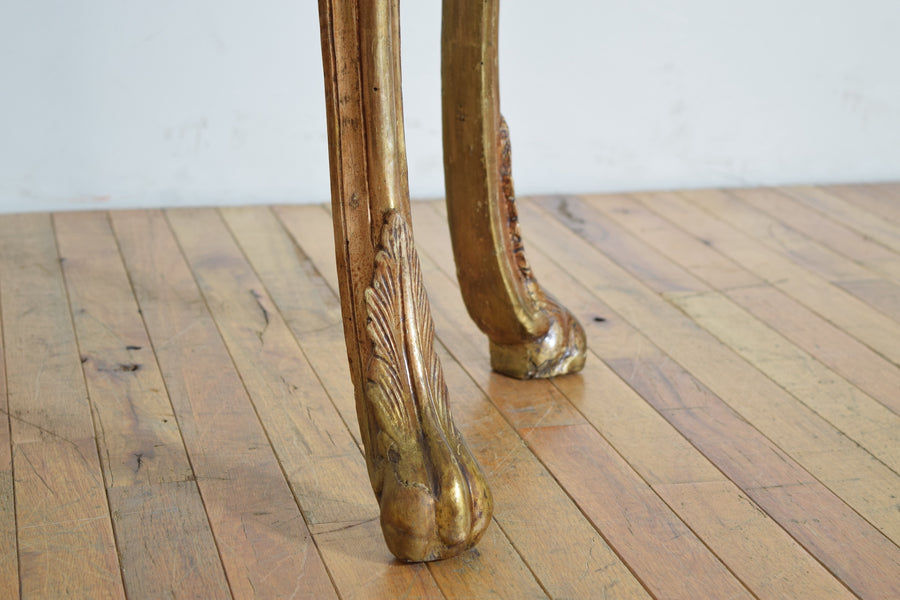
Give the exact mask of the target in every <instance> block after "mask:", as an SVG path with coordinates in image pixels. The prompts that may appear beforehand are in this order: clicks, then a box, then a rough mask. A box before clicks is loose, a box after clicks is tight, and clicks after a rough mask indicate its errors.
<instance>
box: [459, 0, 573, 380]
mask: <svg viewBox="0 0 900 600" xmlns="http://www.w3.org/2000/svg"><path fill="white" fill-rule="evenodd" d="M498 19H499V0H444V3H443V29H442V34H441V81H442V88H443V127H444V176H445V177H444V179H445V182H446V188H447V210H448V216H449V221H450V233H451V237H452V239H453V254H454V258H455V259H456V272H457V277H458V279H459V284H460V288H461V289H462V293H463V298H464V300H465V303H466V308H467V309H468V311H469V314H470V315H471V317H472V319H473V320H474V321H475V322H476V323H477V324H478V326H479V327H480V328H481V330H482V331H483V332H484V333H486V334H487V336H488V338H489V339H490V350H491V366H492V367H493V368H494V370H496V371H499V372H500V373H504V374H506V375H511V376H513V377H518V378H520V379H530V378H534V377H553V376H555V375H560V374H563V373H573V372H576V371H579V370H581V368H582V367H583V366H584V360H585V352H586V349H587V347H586V346H587V345H586V342H585V335H584V330H583V329H582V327H581V325H580V324H579V323H578V321H577V320H576V319H575V317H573V316H572V314H571V313H570V312H569V311H568V310H567V309H566V308H565V307H563V306H562V305H560V304H559V303H558V302H556V300H554V299H553V298H552V297H551V296H550V295H548V294H547V293H545V292H544V291H543V290H542V289H541V286H540V285H538V283H537V281H536V280H535V278H534V275H533V274H532V272H531V269H530V268H529V266H528V261H527V260H526V259H525V253H524V249H523V246H522V238H521V236H520V235H519V229H518V216H517V214H516V207H515V194H514V192H513V184H512V168H511V161H510V145H509V131H508V129H507V127H506V123H505V122H504V120H503V117H502V116H501V115H500V93H499V85H498V82H499V76H498V60H497V25H498Z"/></svg>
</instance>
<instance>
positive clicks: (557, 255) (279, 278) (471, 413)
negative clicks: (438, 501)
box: [0, 184, 900, 600]
mask: <svg viewBox="0 0 900 600" xmlns="http://www.w3.org/2000/svg"><path fill="white" fill-rule="evenodd" d="M791 193H793V194H795V195H796V194H800V195H805V197H806V199H805V200H804V199H800V198H796V197H793V196H791V195H790V194H791ZM898 193H900V187H898V186H896V185H893V186H892V185H888V184H879V185H864V186H838V187H827V188H789V189H786V188H772V189H758V190H731V191H728V192H727V193H726V194H723V193H722V192H690V193H687V194H680V193H677V192H666V193H659V192H657V193H652V194H628V195H625V194H610V195H593V196H569V197H564V198H543V199H540V200H539V201H537V202H531V201H529V200H527V199H525V200H523V199H521V198H520V199H519V202H518V205H519V209H520V215H521V218H522V221H521V224H520V225H521V231H522V234H523V236H524V240H525V244H526V247H527V248H528V254H529V262H530V263H531V266H532V268H533V270H534V272H535V274H536V276H537V277H538V278H539V279H540V281H541V282H542V283H543V284H545V285H547V286H548V288H549V289H552V290H553V291H554V292H555V293H556V294H557V295H558V296H559V298H560V300H561V301H562V302H563V303H564V304H565V305H566V306H568V307H569V308H570V309H572V311H573V313H574V314H575V315H576V316H577V318H578V319H579V320H580V321H581V322H582V323H583V324H584V325H585V330H586V332H587V335H588V340H589V346H590V349H591V356H590V357H589V359H588V361H587V364H586V366H585V369H584V371H583V372H581V373H580V374H579V375H576V376H571V377H565V378H560V379H557V380H555V381H553V382H546V381H544V382H520V381H514V380H510V379H508V378H505V377H502V376H499V375H496V374H493V373H491V372H490V370H489V366H488V359H489V353H488V347H487V343H486V339H485V338H484V337H483V336H482V335H481V334H479V333H478V332H477V329H476V327H475V325H474V324H473V323H472V322H471V321H469V320H468V317H467V315H466V310H465V307H464V305H463V302H462V299H461V298H460V296H459V291H458V290H459V288H458V286H457V284H456V282H455V269H456V266H455V265H454V264H453V261H452V257H451V253H450V244H449V234H448V231H447V229H446V210H445V208H444V207H443V206H442V205H441V204H440V203H416V205H415V206H414V207H413V215H414V220H415V227H416V233H417V239H418V240H419V251H420V255H421V262H422V269H423V273H424V276H425V278H426V281H427V284H428V291H429V295H430V297H431V302H432V307H433V309H434V316H435V321H436V326H437V334H438V337H439V341H438V342H437V345H436V346H437V347H436V350H437V352H438V354H439V357H440V359H441V362H442V364H443V365H444V373H445V378H446V380H447V383H448V385H449V388H450V396H451V403H452V411H453V414H454V418H455V420H456V421H457V423H458V424H459V427H460V429H461V431H462V432H463V434H464V435H465V436H466V439H467V440H468V442H469V444H470V446H471V447H472V450H473V453H474V454H475V455H476V456H477V458H478V460H479V462H480V463H481V465H482V466H483V467H484V469H485V471H486V473H487V475H488V477H489V479H490V482H491V485H492V488H493V490H494V494H495V501H496V512H495V519H494V521H493V523H492V524H491V526H490V527H489V529H488V531H487V534H486V537H485V538H484V539H483V540H482V541H481V543H480V544H479V545H478V546H477V547H476V548H475V550H473V551H470V552H467V553H465V554H463V555H461V556H459V557H457V558H454V559H450V560H447V561H443V562H440V563H436V564H431V565H414V564H403V563H400V562H397V561H395V560H394V559H393V558H392V557H391V555H390V553H389V552H388V550H387V548H386V546H385V544H384V540H383V538H382V536H381V532H380V526H379V522H378V519H377V514H378V512H377V506H376V505H375V502H374V496H373V494H372V491H371V487H370V484H369V481H368V473H367V472H366V467H365V463H364V459H363V454H362V449H361V444H360V437H359V431H358V428H357V424H356V406H355V399H354V391H353V386H352V384H351V379H350V371H349V368H348V364H347V362H346V360H345V356H346V350H345V346H344V332H343V322H342V318H341V316H340V303H339V301H338V299H337V296H336V293H335V290H337V285H338V284H337V277H336V275H337V271H336V264H335V256H334V253H333V240H332V228H331V225H332V219H331V215H330V214H329V213H328V211H327V210H325V209H323V207H320V206H306V207H293V206H282V207H271V208H270V207H234V208H222V209H202V210H201V209H191V210H171V211H168V212H161V211H132V212H124V213H103V212H98V213H78V214H75V213H61V214H56V215H46V214H35V215H8V216H0V356H2V360H0V410H4V413H5V414H6V415H7V420H6V421H5V422H4V423H0V511H2V512H0V596H2V597H3V598H6V597H10V598H17V597H19V595H20V594H21V596H22V597H30V596H38V597H70V596H76V597H91V598H93V597H101V598H102V597H114V598H115V597H119V598H121V597H124V596H125V595H126V594H127V596H128V597H163V596H172V597H204V598H206V597H211V598H216V597H226V598H227V597H251V596H253V597H291V596H292V595H294V597H308V598H319V597H341V598H379V599H380V598H385V597H390V598H394V597H398V598H402V597H410V598H411V597H418V598H435V599H439V598H471V597H491V598H542V597H551V598H595V597H597V598H602V597H609V598H648V597H659V598H664V597H665V598H668V597H677V598H696V597H715V598H720V597H729V596H736V597H756V598H815V599H817V600H818V599H820V598H841V599H844V598H852V597H859V598H874V599H879V600H880V599H881V598H892V597H898V596H900V555H898V553H900V550H898V541H900V512H898V510H897V509H898V500H897V499H898V498H900V475H898V472H897V471H898V455H897V448H898V447H900V444H898V440H897V435H898V431H900V425H898V421H897V419H898V416H900V396H898V395H897V393H896V390H897V389H900V367H898V365H896V364H895V363H894V362H892V361H891V360H890V359H889V357H890V356H891V349H890V348H886V340H888V339H889V338H890V334H891V333H892V332H893V329H891V328H890V326H888V327H887V328H886V329H885V332H882V333H878V332H877V331H876V326H877V325H879V324H886V323H893V324H895V325H896V324H898V323H900V322H898V315H897V312H896V305H897V299H896V294H895V287H896V285H897V283H898V281H900V252H897V251H896V250H895V249H893V248H892V246H891V245H890V243H889V242H888V241H887V238H885V236H886V235H887V236H889V235H890V232H891V227H892V226H893V225H892V224H895V223H896V222H897V221H896V219H895V218H894V213H893V212H892V210H893V209H892V205H893V203H895V202H896V200H897V198H898V197H900V196H898V195H897V194H898ZM876 223H877V224H879V227H880V230H879V231H877V232H875V234H874V235H871V234H870V231H869V230H868V227H869V226H870V225H874V224H876ZM817 295H821V296H822V297H821V298H817V297H816V296H817ZM840 310H845V311H850V312H849V313H848V314H840ZM856 317H859V318H858V319H856ZM4 386H5V389H4ZM629 528H630V529H629ZM688 571H690V573H691V576H690V577H686V576H685V573H687V572H688ZM67 594H68V596H67Z"/></svg>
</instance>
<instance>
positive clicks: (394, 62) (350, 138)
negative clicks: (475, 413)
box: [319, 0, 492, 561]
mask: <svg viewBox="0 0 900 600" xmlns="http://www.w3.org/2000/svg"><path fill="white" fill-rule="evenodd" d="M398 11H399V8H398V0H393V1H391V0H319V14H320V23H321V33H322V55H323V63H324V67H325V88H326V102H327V113H328V146H329V159H330V164H331V188H332V205H333V211H334V228H335V251H336V254H337V264H338V277H339V281H340V292H341V306H342V311H343V316H344V334H345V337H346V341H347V354H348V357H349V360H350V370H351V375H352V378H353V384H354V389H355V393H356V406H357V415H358V419H359V426H360V431H361V433H362V439H363V443H364V446H365V453H366V464H367V466H368V470H369V477H370V480H371V483H372V487H373V489H374V491H375V496H376V498H377V499H378V502H379V505H380V507H381V526H382V531H383V532H384V537H385V541H386V542H387V545H388V547H389V548H390V550H391V552H393V553H394V555H396V556H397V557H398V558H400V559H402V560H408V561H424V560H434V559H440V558H446V557H449V556H452V555H454V554H457V553H459V552H461V551H463V550H465V549H467V548H469V547H471V546H472V545H473V544H475V543H476V542H477V541H478V539H479V538H480V537H481V535H482V533H483V532H484V530H485V528H486V527H487V525H488V523H489V522H490V519H491V511H492V501H491V495H490V492H489V491H488V488H487V485H486V484H485V481H484V477H483V475H482V472H481V469H480V467H479V466H478V464H477V463H476V462H475V459H474V458H473V457H472V455H471V453H470V451H469V449H468V448H467V446H466V444H465V442H464V441H463V440H462V437H461V436H460V434H459V432H458V431H457V429H456V427H455V425H454V424H453V420H452V418H451V415H450V410H449V406H448V403H447V387H446V384H445V383H444V377H443V373H442V371H441V365H440V362H439V361H438V358H437V355H436V354H435V351H434V326H433V324H432V320H431V313H430V310H429V306H428V301H427V298H426V295H425V289H424V287H423V285H422V278H421V274H420V270H419V261H418V257H417V255H416V250H415V246H414V244H413V238H412V231H411V228H410V219H409V192H408V188H407V174H406V151H405V147H404V136H403V109H402V102H401V95H400V59H399V51H400V49H399V12H398Z"/></svg>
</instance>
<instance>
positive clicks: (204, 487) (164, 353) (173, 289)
mask: <svg viewBox="0 0 900 600" xmlns="http://www.w3.org/2000/svg"><path fill="white" fill-rule="evenodd" d="M112 223H113V228H114V231H115V233H116V237H117V239H118V240H119V244H120V247H121V251H122V256H123V257H124V259H125V264H126V267H127V269H128V272H129V275H130V277H131V281H132V283H133V286H134V290H135V296H136V297H137V300H138V303H139V305H140V308H141V314H142V315H143V318H144V321H145V323H146V325H147V330H148V332H149V334H150V339H151V341H152V342H153V347H154V349H155V351H156V355H157V359H158V361H159V365H160V369H161V371H162V375H163V378H164V380H165V383H166V387H167V390H168V393H169V397H170V398H171V400H172V404H173V406H174V408H175V413H176V416H177V417H178V420H179V424H180V426H181V431H182V436H183V438H184V441H185V446H186V447H187V449H188V453H189V455H190V457H191V463H192V465H193V468H194V472H195V474H196V477H197V484H198V487H199V489H200V492H201V494H202V496H203V501H204V505H205V507H206V512H207V515H208V517H209V521H210V525H211V527H212V531H213V534H214V536H215V539H216V543H217V546H218V548H219V552H220V555H221V560H222V563H223V565H224V568H225V573H226V575H227V576H228V582H229V584H230V586H231V592H232V594H233V595H235V596H237V597H252V596H256V595H267V596H276V595H286V596H290V595H291V594H294V593H297V592H298V591H299V593H302V594H303V595H304V596H305V597H309V598H316V597H323V596H325V595H327V594H328V593H329V592H330V593H331V594H333V593H334V590H333V588H332V587H331V583H330V581H329V579H328V576H327V573H326V572H325V569H324V565H323V564H322V562H321V560H319V559H318V553H317V551H316V548H315V545H314V544H313V542H312V539H311V536H310V534H309V532H308V530H307V529H306V525H305V523H304V521H303V518H302V515H301V514H300V510H299V508H298V507H297V504H296V502H295V501H294V498H293V496H292V494H291V492H290V488H289V487H288V484H287V482H286V481H285V479H284V476H283V473H282V471H281V468H280V466H279V464H278V462H277V460H276V458H275V455H274V451H273V449H272V447H271V446H270V443H269V441H268V439H267V437H266V435H265V432H264V430H263V427H262V426H261V424H260V422H259V420H258V418H257V415H256V413H255V411H254V410H253V406H252V404H251V403H250V402H249V399H248V397H247V392H246V390H245V389H244V386H243V383H242V381H241V379H240V377H239V375H238V374H237V372H236V371H235V367H234V364H233V362H232V360H231V358H230V356H229V354H228V352H227V349H226V347H225V345H224V343H223V342H222V339H221V337H220V335H219V332H218V330H217V328H216V324H215V322H214V321H213V319H212V318H211V317H210V315H209V313H208V312H207V308H206V304H205V303H204V300H203V297H202V296H201V295H200V291H199V290H198V288H197V283H196V282H195V280H194V277H193V275H192V274H191V272H190V269H189V268H188V266H187V265H186V264H185V262H184V258H183V256H182V254H181V251H180V249H179V247H178V245H177V243H176V240H175V238H174V236H173V234H172V232H171V231H170V229H169V226H168V224H167V222H166V219H165V217H164V215H163V214H162V213H161V212H159V211H150V212H129V213H117V214H115V215H114V216H113V219H112Z"/></svg>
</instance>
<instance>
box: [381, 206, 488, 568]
mask: <svg viewBox="0 0 900 600" xmlns="http://www.w3.org/2000/svg"><path fill="white" fill-rule="evenodd" d="M366 309H367V315H368V321H367V325H366V329H367V332H368V334H369V337H370V339H371V340H372V354H371V358H370V360H369V364H368V368H367V373H366V376H367V382H366V401H367V404H368V406H369V409H370V410H371V411H372V414H373V416H374V420H375V426H376V431H375V432H374V433H375V436H374V440H373V442H372V444H373V448H371V456H372V458H371V460H372V463H373V464H372V465H371V466H372V469H373V472H374V474H375V477H373V485H374V487H375V494H376V496H377V497H378V500H379V503H380V504H381V507H382V512H381V524H382V529H383V530H384V533H385V539H386V541H387V543H388V545H389V546H390V547H391V551H392V552H394V554H395V555H396V556H398V557H400V558H405V559H407V560H431V559H434V558H440V557H442V556H449V555H452V554H455V553H457V552H459V550H460V548H462V547H467V546H470V545H472V544H474V543H475V542H476V541H477V540H478V538H479V537H480V536H481V534H482V532H483V531H484V529H485V527H486V526H487V524H488V522H489V521H490V515H491V506H492V503H491V498H490V494H489V492H488V490H487V486H486V485H485V482H484V480H483V476H482V474H481V471H480V468H479V467H478V465H477V463H476V462H475V459H474V458H473V457H472V455H471V453H470V452H469V450H468V448H467V447H466V445H465V442H464V441H463V439H462V437H461V436H460V434H459V432H458V431H457V429H456V427H455V425H454V424H453V420H452V418H451V415H450V407H449V404H448V402H447V385H446V383H445V382H444V375H443V371H442V369H441V364H440V360H439V359H438V356H437V353H436V352H435V350H434V323H433V321H432V319H431V312H430V309H429V306H428V298H427V295H426V292H425V286H424V284H423V282H422V274H421V267H420V264H419V258H418V255H417V254H416V250H415V247H414V245H413V242H412V234H411V231H410V229H409V225H408V224H407V222H406V220H405V219H404V218H403V217H402V216H401V215H400V213H398V212H396V211H390V212H388V213H387V214H386V215H385V222H384V226H383V228H382V235H381V247H380V249H379V250H378V252H377V253H376V255H375V269H374V276H373V281H372V285H371V286H370V287H369V288H368V289H367V290H366Z"/></svg>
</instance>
